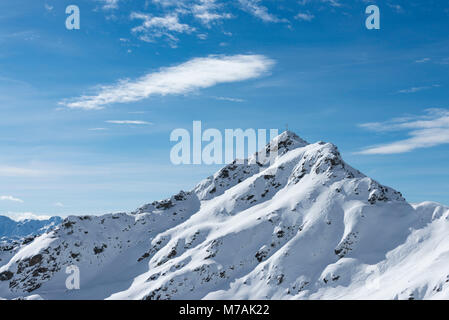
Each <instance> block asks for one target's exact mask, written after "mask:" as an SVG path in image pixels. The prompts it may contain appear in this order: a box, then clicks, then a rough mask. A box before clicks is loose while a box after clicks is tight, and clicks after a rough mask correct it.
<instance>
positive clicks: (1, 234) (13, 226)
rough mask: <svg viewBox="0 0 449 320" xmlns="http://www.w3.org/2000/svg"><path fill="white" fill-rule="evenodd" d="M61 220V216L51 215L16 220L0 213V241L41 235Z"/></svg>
mask: <svg viewBox="0 0 449 320" xmlns="http://www.w3.org/2000/svg"><path fill="white" fill-rule="evenodd" d="M61 222H62V218H61V217H51V218H48V219H41V220H37V219H22V220H19V221H16V220H13V219H11V218H9V217H6V216H1V215H0V243H4V242H13V241H19V240H20V239H23V238H30V237H35V236H38V235H41V234H43V233H45V232H48V231H50V230H52V229H53V228H54V227H56V226H57V225H58V224H60V223H61Z"/></svg>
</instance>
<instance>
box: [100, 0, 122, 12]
mask: <svg viewBox="0 0 449 320" xmlns="http://www.w3.org/2000/svg"><path fill="white" fill-rule="evenodd" d="M100 1H101V2H103V7H102V8H103V9H105V10H111V9H117V8H118V3H119V0H100Z"/></svg>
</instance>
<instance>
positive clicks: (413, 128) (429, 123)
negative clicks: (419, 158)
mask: <svg viewBox="0 0 449 320" xmlns="http://www.w3.org/2000/svg"><path fill="white" fill-rule="evenodd" d="M361 127H362V128H365V129H369V130H373V131H378V132H388V131H408V132H407V134H408V135H409V136H410V138H408V139H404V140H399V141H394V142H391V143H386V144H382V145H379V146H372V147H368V148H365V149H364V150H362V151H360V152H358V153H359V154H365V155H368V154H396V153H405V152H410V151H413V150H415V149H419V148H430V147H435V146H438V145H442V144H448V143H449V110H448V109H427V110H426V112H425V114H424V115H421V116H409V117H403V118H397V119H392V120H390V121H386V122H373V123H365V124H362V125H361Z"/></svg>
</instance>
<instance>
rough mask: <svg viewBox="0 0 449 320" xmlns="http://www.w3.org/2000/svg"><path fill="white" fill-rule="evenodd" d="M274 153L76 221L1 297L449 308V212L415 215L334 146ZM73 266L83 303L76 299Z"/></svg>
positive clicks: (417, 210) (33, 253)
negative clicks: (70, 276)
mask: <svg viewBox="0 0 449 320" xmlns="http://www.w3.org/2000/svg"><path fill="white" fill-rule="evenodd" d="M275 142H277V145H278V146H279V150H277V151H278V152H277V156H276V158H275V161H272V162H270V161H268V160H267V161H262V162H261V161H257V160H256V157H255V156H253V157H250V158H249V159H247V160H245V161H244V162H243V163H242V164H239V163H237V162H234V163H232V164H230V165H228V166H226V167H224V168H223V169H222V170H220V171H219V172H217V173H216V174H215V175H213V176H211V177H209V178H207V179H205V180H203V181H202V182H200V183H199V184H198V185H197V186H196V187H195V188H194V189H193V190H192V191H190V192H180V193H179V194H177V195H175V196H173V197H171V198H170V199H167V200H162V201H156V202H153V203H151V204H148V205H145V206H143V207H141V208H139V209H137V210H136V211H134V212H131V213H120V214H109V215H104V216H98V217H96V216H85V217H68V218H67V219H65V220H64V221H63V223H62V224H61V225H60V226H59V227H57V228H56V229H55V230H53V231H51V232H48V233H45V234H43V235H42V236H40V237H39V238H37V239H35V240H34V241H33V242H32V243H30V244H28V245H22V246H20V247H18V248H14V249H13V250H11V252H10V253H9V255H5V258H4V260H1V261H0V279H2V275H3V278H4V279H5V280H3V281H0V296H1V297H4V298H8V299H14V298H18V297H28V298H43V299H447V298H449V271H447V267H445V266H447V265H448V262H449V241H448V240H449V239H448V237H449V208H447V207H444V206H442V205H440V204H437V203H432V202H425V203H421V204H409V203H407V202H406V200H405V199H404V198H403V197H402V195H401V194H400V193H399V192H397V191H395V190H393V189H391V188H388V187H385V186H382V185H381V184H379V183H378V182H376V181H374V180H372V179H370V178H369V177H366V176H365V175H363V174H362V173H360V172H359V171H357V170H356V169H354V168H352V167H350V166H349V165H347V164H346V163H345V162H344V161H343V160H342V159H341V156H340V153H339V152H338V149H337V147H336V146H334V145H332V144H330V143H324V142H318V143H313V144H309V143H307V142H306V141H304V140H302V139H300V138H299V137H298V136H296V135H295V134H293V133H291V132H284V133H283V134H281V135H280V136H279V137H277V138H276V139H275ZM275 150H276V144H275V143H274V142H271V143H270V144H269V145H267V147H266V148H265V149H264V152H266V153H268V154H270V153H271V152H272V151H275ZM1 257H3V256H1ZM69 265H76V266H78V267H79V269H80V274H81V289H80V290H72V291H69V290H67V289H66V288H65V280H66V278H67V275H66V274H65V268H66V267H67V266H69ZM5 272H6V273H5ZM8 278H9V279H8Z"/></svg>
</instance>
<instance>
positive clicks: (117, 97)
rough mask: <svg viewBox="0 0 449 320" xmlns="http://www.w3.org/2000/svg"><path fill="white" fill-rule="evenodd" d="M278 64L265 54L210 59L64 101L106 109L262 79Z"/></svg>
mask: <svg viewBox="0 0 449 320" xmlns="http://www.w3.org/2000/svg"><path fill="white" fill-rule="evenodd" d="M273 64H274V62H273V61H272V60H270V59H268V58H267V57H265V56H262V55H235V56H208V57H206V58H195V59H192V60H190V61H188V62H185V63H183V64H180V65H177V66H174V67H169V68H162V69H160V70H159V71H157V72H153V73H149V74H147V75H145V76H143V77H141V78H138V79H136V80H133V81H132V80H121V81H119V82H118V83H116V84H114V85H109V86H102V87H101V88H100V90H99V92H98V93H97V94H94V95H83V96H81V97H77V98H73V99H70V100H65V101H62V102H60V104H61V105H65V106H67V107H69V108H81V109H86V110H93V109H102V108H104V106H105V105H108V104H112V103H129V102H135V101H139V100H142V99H145V98H148V97H150V96H154V95H162V96H164V95H170V94H186V93H189V92H192V91H194V90H197V89H204V88H208V87H212V86H215V85H217V84H221V83H231V82H237V81H243V80H248V79H252V78H257V77H260V76H261V75H262V74H264V73H265V72H267V71H268V70H269V69H270V68H271V66H272V65H273Z"/></svg>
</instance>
